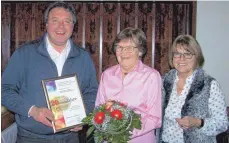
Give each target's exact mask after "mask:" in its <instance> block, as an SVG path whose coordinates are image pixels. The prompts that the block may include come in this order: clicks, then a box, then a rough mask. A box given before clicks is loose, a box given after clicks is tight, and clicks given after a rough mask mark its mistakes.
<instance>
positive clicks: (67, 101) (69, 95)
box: [42, 74, 86, 133]
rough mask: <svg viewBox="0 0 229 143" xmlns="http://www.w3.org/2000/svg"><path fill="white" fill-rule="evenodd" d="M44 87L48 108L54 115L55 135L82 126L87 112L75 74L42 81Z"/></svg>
mask: <svg viewBox="0 0 229 143" xmlns="http://www.w3.org/2000/svg"><path fill="white" fill-rule="evenodd" d="M42 85H43V88H44V92H45V97H46V100H47V104H48V108H49V109H50V110H51V111H52V112H53V114H54V119H55V121H54V122H53V123H52V124H53V130H54V133H55V132H59V131H62V130H66V129H70V128H73V127H75V126H76V125H80V124H82V122H81V120H82V119H83V118H84V117H86V111H85V106H84V103H83V99H82V95H81V91H80V88H79V84H78V80H77V76H76V75H75V74H74V75H68V76H62V77H58V78H52V79H46V80H42Z"/></svg>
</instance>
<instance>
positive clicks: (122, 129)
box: [82, 101, 141, 143]
mask: <svg viewBox="0 0 229 143" xmlns="http://www.w3.org/2000/svg"><path fill="white" fill-rule="evenodd" d="M140 118H141V116H140V115H139V114H136V113H135V112H134V111H133V110H131V109H130V108H128V107H127V106H126V105H124V104H123V103H121V102H117V101H108V102H107V103H105V104H101V105H99V106H97V107H95V109H94V111H93V112H92V113H90V114H89V115H88V116H87V117H85V118H84V119H83V120H82V122H83V123H84V124H88V125H89V127H90V128H89V129H88V131H87V136H89V135H90V134H91V133H93V131H94V137H97V139H98V142H99V143H101V142H102V141H107V142H110V143H127V142H128V141H129V140H130V139H131V138H130V137H131V135H132V131H133V129H134V128H136V129H141V120H140Z"/></svg>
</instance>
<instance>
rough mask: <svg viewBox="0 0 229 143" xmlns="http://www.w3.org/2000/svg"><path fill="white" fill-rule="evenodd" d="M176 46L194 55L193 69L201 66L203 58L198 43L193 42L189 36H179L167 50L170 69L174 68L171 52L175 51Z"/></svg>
mask: <svg viewBox="0 0 229 143" xmlns="http://www.w3.org/2000/svg"><path fill="white" fill-rule="evenodd" d="M178 46H179V47H182V48H184V50H186V51H188V52H190V53H192V54H193V55H195V59H196V61H195V62H196V63H195V67H194V69H196V68H199V67H202V66H203V64H204V56H203V53H202V50H201V48H200V45H199V43H198V41H197V40H195V39H194V38H193V37H192V36H191V35H180V36H178V37H177V38H176V39H175V40H174V42H173V45H172V47H171V48H170V49H169V64H170V66H171V67H172V68H174V65H173V52H176V51H177V47H178Z"/></svg>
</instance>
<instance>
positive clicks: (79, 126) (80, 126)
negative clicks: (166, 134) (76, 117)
mask: <svg viewBox="0 0 229 143" xmlns="http://www.w3.org/2000/svg"><path fill="white" fill-rule="evenodd" d="M82 129H83V126H82V125H78V126H76V127H75V128H73V129H71V130H70V131H74V132H78V131H80V130H82Z"/></svg>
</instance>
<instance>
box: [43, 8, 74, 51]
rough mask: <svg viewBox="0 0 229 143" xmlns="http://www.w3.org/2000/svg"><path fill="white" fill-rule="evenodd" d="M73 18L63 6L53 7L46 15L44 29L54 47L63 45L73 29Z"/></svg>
mask: <svg viewBox="0 0 229 143" xmlns="http://www.w3.org/2000/svg"><path fill="white" fill-rule="evenodd" d="M73 27H74V25H73V19H72V15H71V13H70V12H68V11H66V10H65V9H64V8H59V7H57V8H53V9H52V10H51V11H50V12H49V15H48V22H47V24H46V29H47V32H48V38H49V41H50V42H51V44H52V46H54V47H65V45H66V43H67V41H68V39H69V38H70V37H71V35H72V31H73Z"/></svg>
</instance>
